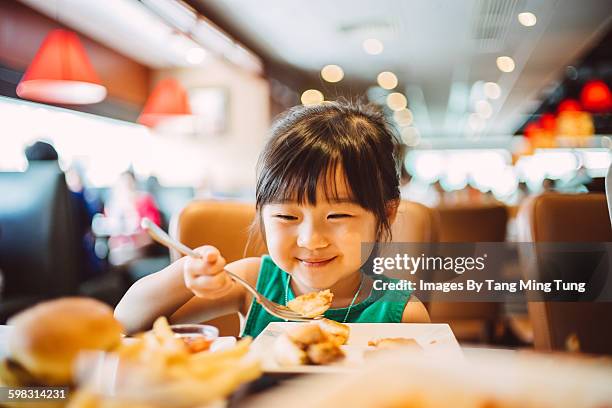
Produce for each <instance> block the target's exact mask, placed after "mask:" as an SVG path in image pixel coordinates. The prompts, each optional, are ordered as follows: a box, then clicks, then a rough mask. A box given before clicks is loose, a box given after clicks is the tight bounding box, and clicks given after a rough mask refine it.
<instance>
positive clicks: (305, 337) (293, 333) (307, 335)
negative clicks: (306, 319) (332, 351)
mask: <svg viewBox="0 0 612 408" xmlns="http://www.w3.org/2000/svg"><path fill="white" fill-rule="evenodd" d="M286 334H287V336H288V337H289V339H290V340H291V341H292V342H294V343H295V344H297V345H298V346H299V347H302V348H305V347H306V346H309V345H311V344H315V343H321V342H324V341H327V339H328V337H327V335H326V333H324V332H323V330H322V329H321V327H320V326H319V325H317V324H298V325H296V326H295V327H292V328H291V329H290V330H287V332H286Z"/></svg>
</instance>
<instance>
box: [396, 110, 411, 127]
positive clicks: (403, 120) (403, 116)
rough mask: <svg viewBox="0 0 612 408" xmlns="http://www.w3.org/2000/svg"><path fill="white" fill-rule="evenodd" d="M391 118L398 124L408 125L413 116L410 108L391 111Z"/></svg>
mask: <svg viewBox="0 0 612 408" xmlns="http://www.w3.org/2000/svg"><path fill="white" fill-rule="evenodd" d="M393 119H395V121H396V122H397V124H398V125H400V126H410V125H412V121H413V119H414V118H413V116H412V112H411V111H410V109H402V110H398V111H395V112H393Z"/></svg>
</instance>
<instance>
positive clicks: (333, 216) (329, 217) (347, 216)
mask: <svg viewBox="0 0 612 408" xmlns="http://www.w3.org/2000/svg"><path fill="white" fill-rule="evenodd" d="M351 217H352V215H351V214H329V215H328V216H327V218H328V219H338V218H351Z"/></svg>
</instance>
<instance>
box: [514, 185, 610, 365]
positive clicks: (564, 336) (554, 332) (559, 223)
mask: <svg viewBox="0 0 612 408" xmlns="http://www.w3.org/2000/svg"><path fill="white" fill-rule="evenodd" d="M518 226H519V234H520V238H521V241H525V242H610V241H612V229H611V228H610V218H609V215H608V209H607V205H606V196H605V195H604V194H598V193H594V194H557V193H546V194H542V195H539V196H535V197H531V198H529V199H528V200H527V201H526V202H525V203H524V204H523V205H522V206H521V209H520V211H519V216H518ZM522 252H523V253H522V254H521V255H522V261H524V262H522V263H523V270H524V273H525V275H526V276H525V277H526V278H533V277H534V276H535V277H538V276H539V274H540V272H541V271H540V270H539V268H538V265H542V263H541V262H542V261H544V259H543V257H542V254H540V253H538V250H537V248H536V250H535V252H532V251H529V252H528V253H526V254H525V252H527V249H523V250H522ZM533 255H535V258H536V259H535V262H527V261H529V260H531V261H534V259H532V258H533ZM534 266H535V267H534ZM577 272H580V271H577ZM528 310H529V317H530V319H531V321H532V324H533V329H534V345H535V348H536V349H537V350H546V351H550V350H576V349H579V350H581V351H584V352H589V353H606V354H612V303H610V302H588V303H587V302H580V303H578V302H574V303H572V302H528Z"/></svg>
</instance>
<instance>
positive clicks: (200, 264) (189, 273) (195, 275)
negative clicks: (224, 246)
mask: <svg viewBox="0 0 612 408" xmlns="http://www.w3.org/2000/svg"><path fill="white" fill-rule="evenodd" d="M195 252H197V253H198V254H200V255H201V256H202V258H193V257H187V259H186V260H185V264H184V266H183V277H184V279H185V286H186V287H187V288H188V289H189V290H191V291H192V292H193V294H194V295H196V296H198V297H201V298H205V299H215V298H218V297H221V296H224V295H225V294H227V293H228V292H229V291H230V289H231V288H232V286H233V284H234V281H232V280H231V279H230V277H229V276H228V275H227V274H226V273H225V272H223V268H224V267H225V263H226V262H225V259H224V258H223V257H222V256H221V254H220V253H219V250H218V249H217V248H215V247H213V246H210V245H205V246H202V247H199V248H196V249H195Z"/></svg>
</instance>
